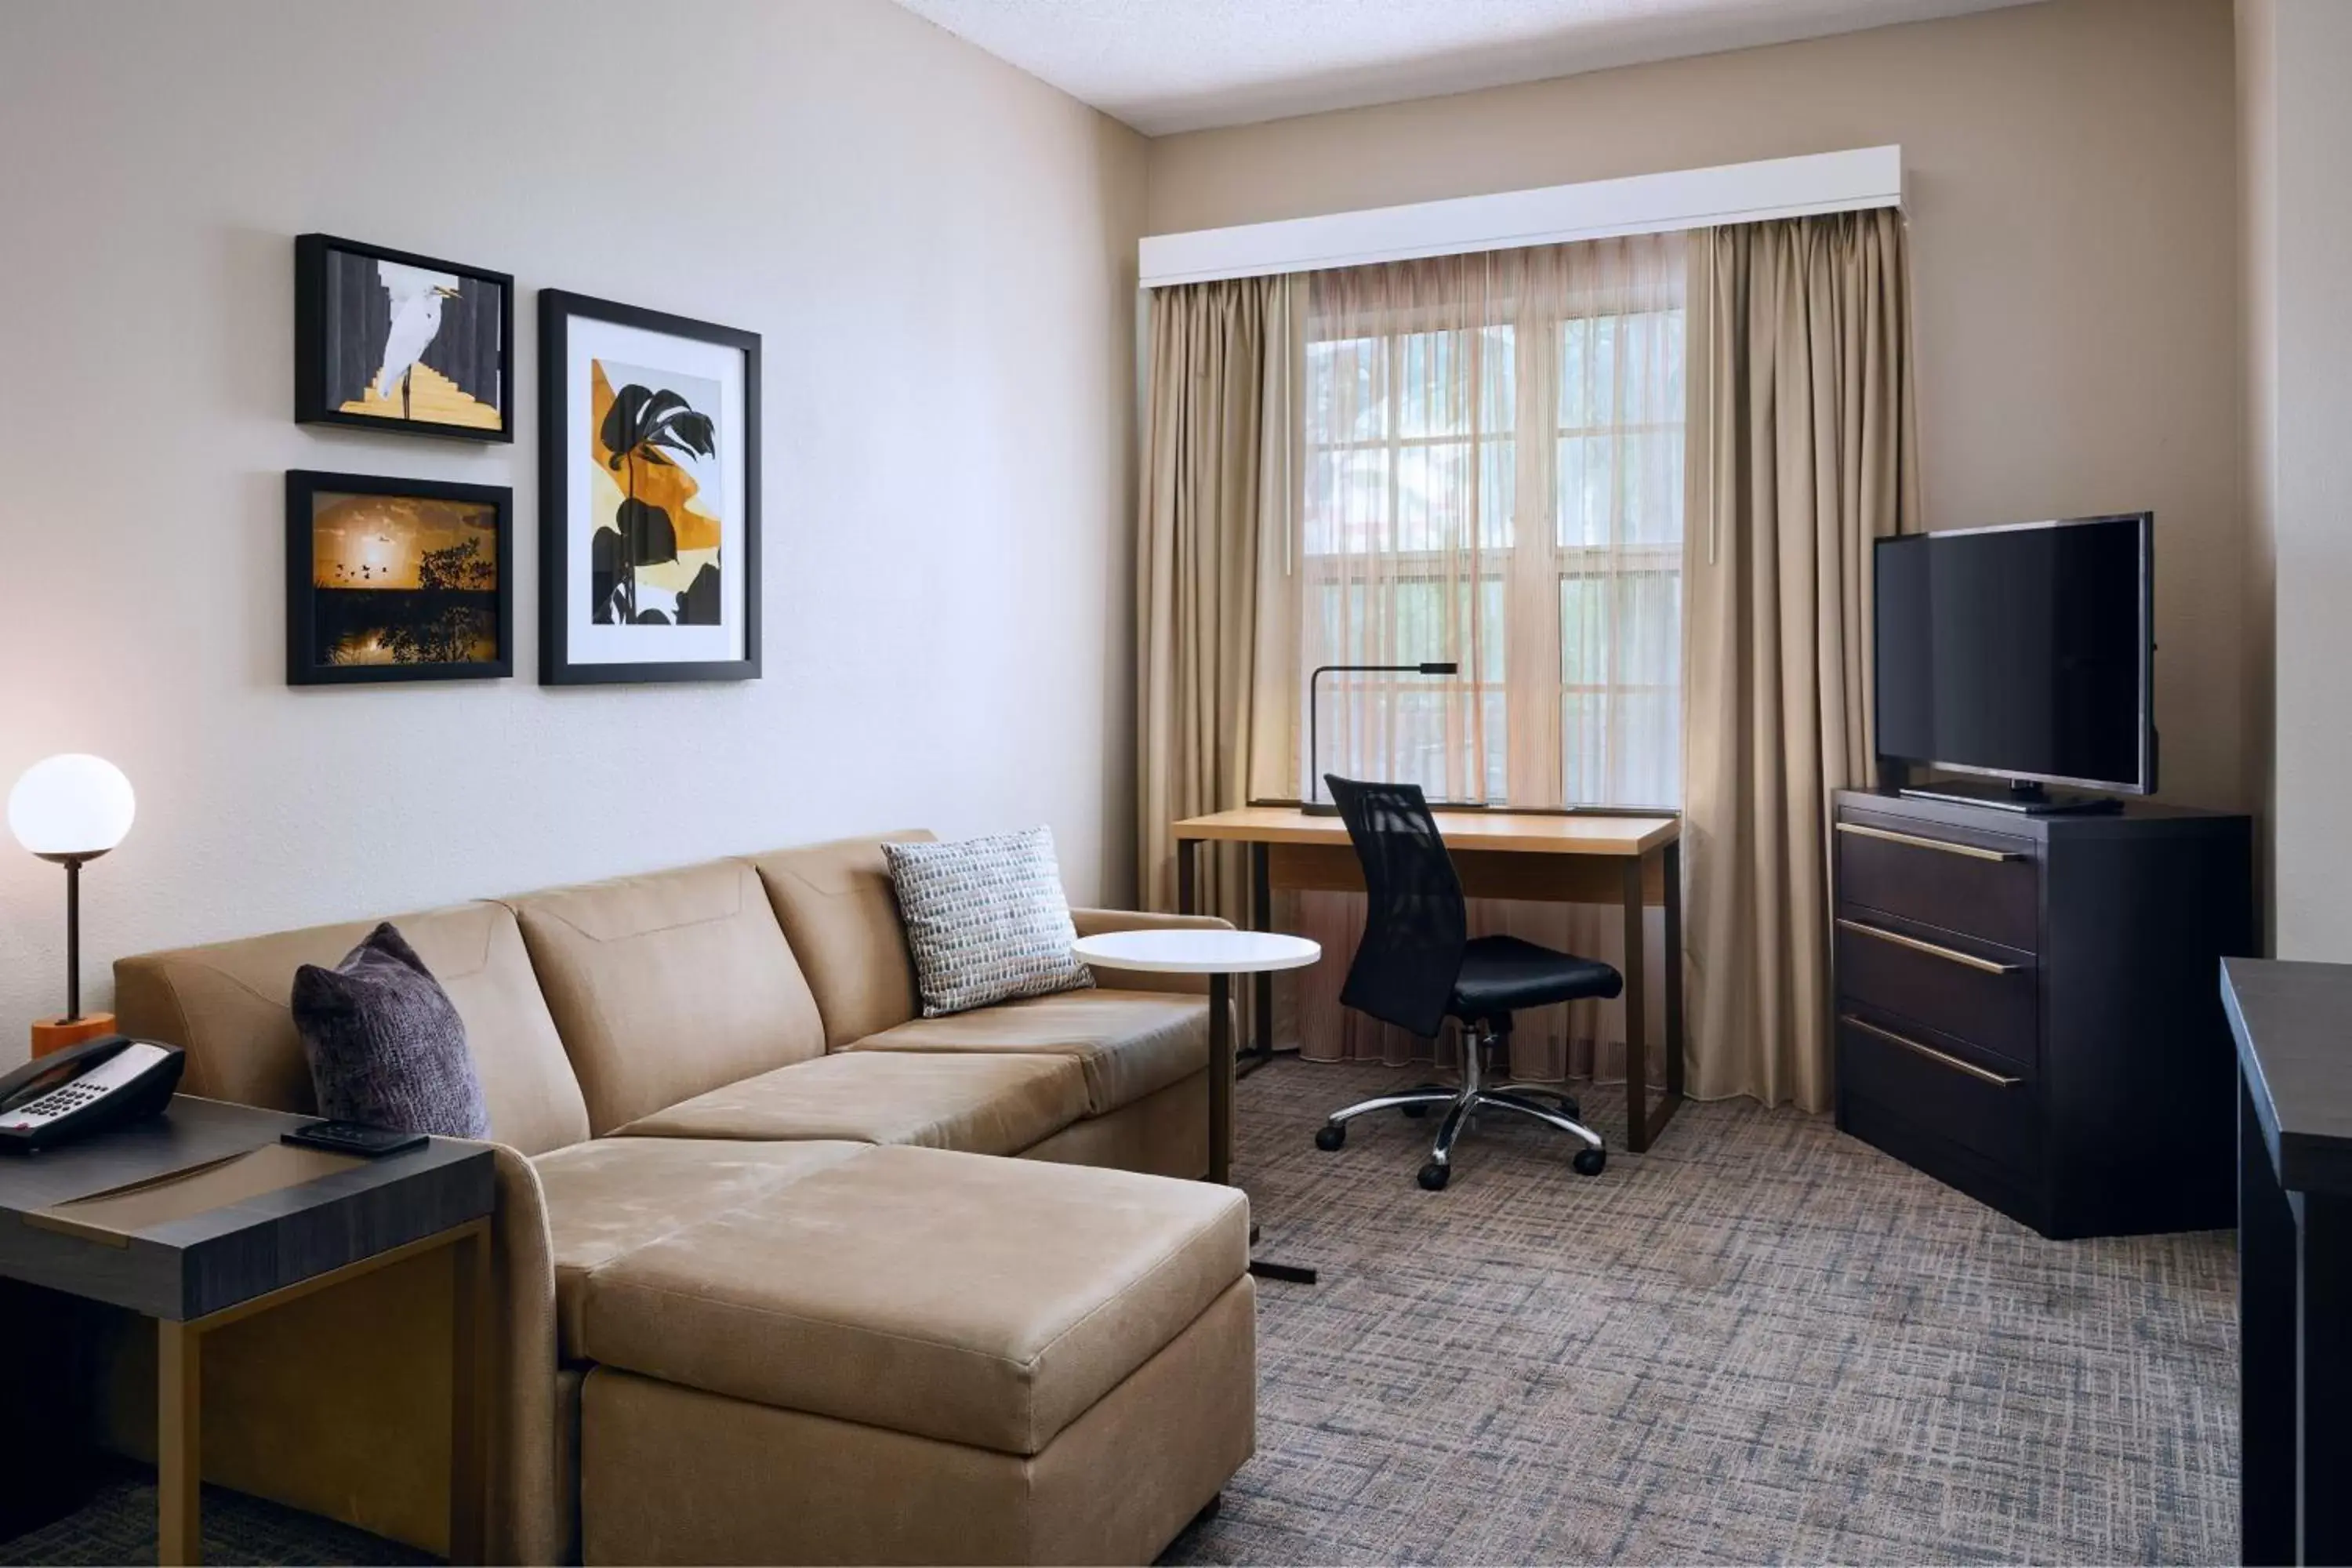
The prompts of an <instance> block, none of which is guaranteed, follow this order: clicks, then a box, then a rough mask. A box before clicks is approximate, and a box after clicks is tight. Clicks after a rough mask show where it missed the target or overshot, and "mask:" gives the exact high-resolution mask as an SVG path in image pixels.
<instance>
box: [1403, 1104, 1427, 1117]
mask: <svg viewBox="0 0 2352 1568" xmlns="http://www.w3.org/2000/svg"><path fill="white" fill-rule="evenodd" d="M1397 1109H1398V1110H1401V1111H1402V1112H1404V1114H1406V1115H1407V1116H1410V1117H1412V1119H1413V1120H1414V1121H1420V1120H1421V1119H1422V1118H1423V1117H1424V1116H1426V1115H1428V1114H1429V1107H1427V1106H1426V1105H1400V1106H1398V1107H1397Z"/></svg>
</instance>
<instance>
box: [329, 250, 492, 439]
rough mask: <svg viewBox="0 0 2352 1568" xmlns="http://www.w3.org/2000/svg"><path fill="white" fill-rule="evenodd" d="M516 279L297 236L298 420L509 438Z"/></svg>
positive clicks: (449, 263)
mask: <svg viewBox="0 0 2352 1568" xmlns="http://www.w3.org/2000/svg"><path fill="white" fill-rule="evenodd" d="M513 363H514V279H512V278H509V276H507V275H506V274H505V273H503V272H486V271H484V270H482V269H481V268H478V267H464V266H460V265H459V264H457V262H454V261H436V260H435V259H434V258H432V257H429V256H415V255H411V254H410V253H409V252H407V251H404V250H386V249H384V248H383V247H381V246H374V245H361V244H359V243H357V242H356V241H353V240H348V239H337V238H335V237H332V236H331V235H324V234H306V235H303V236H301V237H299V238H298V239H296V240H295V241H294V419H295V422H296V423H297V424H301V425H348V426H353V427H355V428H359V429H366V430H407V431H415V432H417V433H419V434H423V435H428V436H455V437H461V438H464V439H467V440H474V441H511V440H513V439H514V423H513V415H512V408H513V374H512V366H513Z"/></svg>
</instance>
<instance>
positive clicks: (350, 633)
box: [286, 468, 514, 686]
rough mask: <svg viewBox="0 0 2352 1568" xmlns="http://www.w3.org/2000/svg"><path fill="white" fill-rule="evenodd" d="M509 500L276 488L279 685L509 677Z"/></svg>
mask: <svg viewBox="0 0 2352 1568" xmlns="http://www.w3.org/2000/svg"><path fill="white" fill-rule="evenodd" d="M513 541H514V491H512V490H510V489H507V488H506V487H505V486H503V485H458V484H446V483H442V482H440V481H437V480H432V479H383V478H379V477H378V476H376V475H373V474H321V473H314V472H312V471H311V470H310V469H307V468H296V469H292V470H290V471H289V472H288V474H287V476H286V680H287V684H289V685H290V686H338V685H356V684H369V683H376V682H383V681H394V680H465V679H496V678H499V677H502V676H508V675H512V674H513V673H514V577H513V573H514V551H513Z"/></svg>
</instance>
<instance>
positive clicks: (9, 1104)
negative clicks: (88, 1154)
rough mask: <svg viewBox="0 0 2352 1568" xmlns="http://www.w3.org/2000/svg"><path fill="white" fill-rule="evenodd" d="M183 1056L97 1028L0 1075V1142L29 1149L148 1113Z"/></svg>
mask: <svg viewBox="0 0 2352 1568" xmlns="http://www.w3.org/2000/svg"><path fill="white" fill-rule="evenodd" d="M187 1065H188V1058H187V1056H186V1054H185V1053H184V1052H183V1051H182V1050H181V1049H180V1047H177V1046H166V1045H163V1044H161V1043H159V1042H157V1041H154V1040H134V1039H132V1038H131V1037H130V1036H128V1035H104V1036H100V1037H99V1038H97V1039H95V1040H84V1041H83V1042H82V1043H81V1044H80V1045H78V1046H68V1047H67V1048H65V1049H64V1050H62V1051H57V1052H54V1053H52V1054H51V1055H48V1056H46V1057H39V1058H35V1059H34V1060H32V1061H29V1062H26V1064H25V1065H24V1066H23V1067H20V1068H17V1069H16V1071H14V1072H12V1073H10V1074H8V1075H7V1076H6V1077H5V1078H0V1150H5V1151H10V1152H16V1153H20V1154H21V1153H29V1152H33V1151H35V1150H38V1149H47V1148H49V1147H51V1146H53V1145H55V1144H58V1143H64V1142H70V1141H71V1140H73V1139H76V1138H80V1137H84V1136H86V1135H88V1134H89V1133H92V1132H102V1131H105V1130H106V1129H108V1128H110V1127H118V1126H121V1124H122V1123H123V1122H126V1121H137V1120H139V1119H140V1118H141V1117H143V1116H152V1115H155V1114H156V1113H157V1112H159V1111H161V1110H163V1107H164V1106H165V1105H167V1104H169V1103H170V1101H171V1099H172V1094H173V1090H174V1089H178V1088H179V1087H180V1073H181V1071H182V1069H184V1068H185V1067H186V1066H187Z"/></svg>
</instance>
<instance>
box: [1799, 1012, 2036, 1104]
mask: <svg viewBox="0 0 2352 1568" xmlns="http://www.w3.org/2000/svg"><path fill="white" fill-rule="evenodd" d="M1843 1022H1845V1023H1848V1024H1851V1025H1853V1026H1854V1027H1855V1028H1857V1029H1860V1030H1861V1031H1862V1032H1863V1033H1864V1034H1866V1035H1876V1036H1877V1037H1879V1038H1880V1039H1882V1040H1888V1041H1891V1042H1893V1043H1894V1044H1895V1045H1898V1046H1901V1047H1903V1048H1904V1049H1905V1050H1906V1051H1916V1052H1917V1053H1918V1054H1919V1055H1921V1056H1923V1057H1926V1058H1927V1059H1928V1060H1929V1061H1935V1062H1941V1063H1943V1064H1944V1066H1946V1067H1948V1068H1958V1070H1960V1071H1961V1072H1964V1073H1966V1074H1968V1075H1969V1077H1970V1078H1978V1079H1984V1081H1985V1082H1987V1083H1989V1084H1990V1085H1992V1086H1993V1087H1994V1088H1995V1089H2015V1088H2016V1087H2017V1086H2018V1085H2019V1084H2021V1083H2023V1082H2024V1081H2025V1080H2024V1079H2021V1078H2011V1076H2010V1075H2009V1074H2007V1073H1999V1072H1994V1071H1992V1070H1991V1069H1990V1068H1980V1067H1979V1066H1977V1064H1976V1063H1974V1062H1964V1061H1962V1060H1961V1059H1960V1058H1958V1057H1956V1056H1953V1055H1951V1054H1950V1053H1949V1052H1947V1051H1939V1050H1937V1048H1936V1047H1933V1046H1923V1045H1921V1044H1920V1043H1919V1042H1918V1041H1916V1040H1915V1039H1913V1038H1911V1037H1909V1036H1907V1035H1898V1034H1896V1033H1895V1031H1894V1030H1892V1029H1882V1028H1880V1027H1879V1026H1877V1025H1875V1024H1869V1023H1864V1021H1863V1020H1862V1019H1860V1018H1857V1017H1855V1016H1853V1014H1851V1013H1847V1014H1845V1015H1843Z"/></svg>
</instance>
